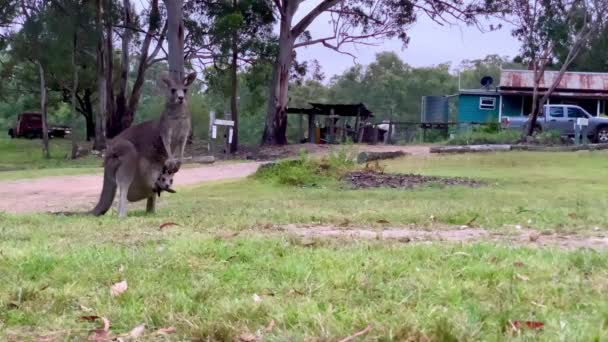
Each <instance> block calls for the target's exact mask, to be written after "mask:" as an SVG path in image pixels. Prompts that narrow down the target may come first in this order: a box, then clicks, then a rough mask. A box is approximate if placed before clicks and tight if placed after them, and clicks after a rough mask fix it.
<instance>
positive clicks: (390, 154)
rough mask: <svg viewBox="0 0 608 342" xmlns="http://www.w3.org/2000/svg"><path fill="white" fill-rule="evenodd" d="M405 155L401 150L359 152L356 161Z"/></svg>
mask: <svg viewBox="0 0 608 342" xmlns="http://www.w3.org/2000/svg"><path fill="white" fill-rule="evenodd" d="M405 155H407V153H405V152H403V151H389V152H361V153H359V155H358V156H357V163H359V164H364V163H367V162H370V161H374V160H381V159H393V158H399V157H403V156H405Z"/></svg>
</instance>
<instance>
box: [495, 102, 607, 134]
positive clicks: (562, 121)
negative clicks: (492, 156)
mask: <svg viewBox="0 0 608 342" xmlns="http://www.w3.org/2000/svg"><path fill="white" fill-rule="evenodd" d="M578 118H585V119H588V123H589V125H588V126H587V136H588V137H589V139H590V140H591V141H593V142H596V143H608V118H602V117H597V116H593V115H591V114H589V113H587V111H586V110H584V109H583V108H581V107H579V106H574V105H545V106H544V108H543V110H542V111H541V112H540V113H539V114H538V117H537V118H536V125H535V127H534V129H535V130H536V131H538V132H540V131H558V132H560V133H561V134H562V135H565V136H574V124H575V123H576V120H577V119H578ZM527 123H528V117H527V116H520V117H515V116H511V117H504V118H503V119H502V122H501V124H502V127H503V128H506V129H519V130H521V129H523V128H524V126H526V124H527Z"/></svg>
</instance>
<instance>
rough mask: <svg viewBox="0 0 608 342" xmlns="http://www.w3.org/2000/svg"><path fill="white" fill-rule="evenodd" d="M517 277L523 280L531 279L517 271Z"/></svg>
mask: <svg viewBox="0 0 608 342" xmlns="http://www.w3.org/2000/svg"><path fill="white" fill-rule="evenodd" d="M515 277H517V279H519V280H522V281H528V280H530V278H528V277H526V276H525V275H522V274H519V273H515Z"/></svg>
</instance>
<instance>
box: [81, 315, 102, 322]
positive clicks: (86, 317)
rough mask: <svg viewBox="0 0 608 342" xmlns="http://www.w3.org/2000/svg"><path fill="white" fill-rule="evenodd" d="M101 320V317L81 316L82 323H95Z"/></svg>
mask: <svg viewBox="0 0 608 342" xmlns="http://www.w3.org/2000/svg"><path fill="white" fill-rule="evenodd" d="M100 318H101V317H99V316H80V320H81V321H87V322H93V321H96V320H98V319H100Z"/></svg>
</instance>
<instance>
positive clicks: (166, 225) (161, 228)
mask: <svg viewBox="0 0 608 342" xmlns="http://www.w3.org/2000/svg"><path fill="white" fill-rule="evenodd" d="M171 226H179V224H177V223H175V222H165V223H163V224H161V225H160V226H159V227H158V229H159V230H163V229H165V228H167V227H171Z"/></svg>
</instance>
